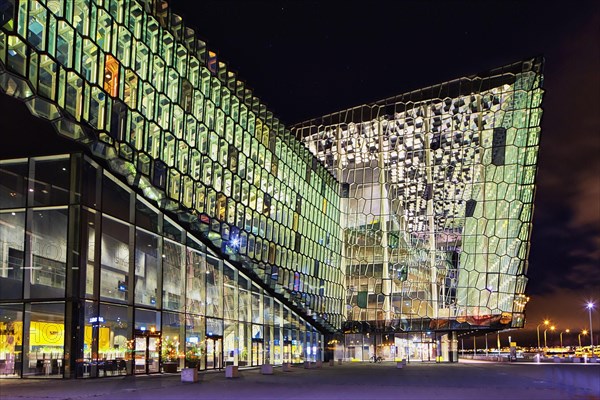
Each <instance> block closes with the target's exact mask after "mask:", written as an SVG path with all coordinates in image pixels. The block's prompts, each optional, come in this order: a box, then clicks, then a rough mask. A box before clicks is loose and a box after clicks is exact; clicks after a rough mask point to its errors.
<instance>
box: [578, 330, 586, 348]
mask: <svg viewBox="0 0 600 400" xmlns="http://www.w3.org/2000/svg"><path fill="white" fill-rule="evenodd" d="M581 335H583V336H585V335H587V330H585V329H584V330H582V331H581V333H580V334H579V335H577V339H578V340H579V348H580V349H581V348H582V346H581Z"/></svg>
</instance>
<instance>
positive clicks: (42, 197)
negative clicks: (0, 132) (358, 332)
mask: <svg viewBox="0 0 600 400" xmlns="http://www.w3.org/2000/svg"><path fill="white" fill-rule="evenodd" d="M0 177H1V179H0V181H1V182H2V184H0V194H1V199H2V200H0V238H1V239H0V245H1V248H0V262H1V263H2V268H1V269H0V299H1V302H0V312H1V314H0V315H2V319H1V320H0V327H1V329H0V355H1V356H2V357H1V360H2V361H3V363H1V364H0V366H1V367H2V370H0V374H3V375H5V376H20V375H21V374H22V375H23V376H63V374H65V375H66V376H77V377H97V376H111V375H116V374H131V373H151V372H159V371H160V370H161V369H160V368H161V367H162V369H163V370H167V371H168V370H169V368H175V370H176V369H179V368H182V367H184V366H186V365H187V366H190V365H194V366H197V367H199V368H201V369H215V368H222V367H223V366H224V365H228V364H232V365H233V364H235V365H240V366H245V365H247V366H252V365H262V364H264V363H271V364H276V365H277V364H281V363H283V362H296V363H297V362H301V361H305V360H308V361H311V360H312V361H315V360H316V359H317V358H320V357H321V354H320V352H321V350H320V346H321V343H322V334H321V333H320V332H319V331H317V329H316V328H315V327H314V326H312V325H311V324H310V323H309V322H308V321H307V320H305V319H304V318H302V317H300V316H299V315H298V314H297V313H295V312H294V311H292V310H291V309H290V308H289V307H288V306H286V305H285V304H283V303H282V302H280V301H279V300H277V299H275V298H274V297H273V296H271V295H269V293H268V292H267V291H265V290H264V289H263V288H262V287H261V286H259V285H258V284H257V283H255V282H253V281H252V279H251V278H249V277H248V276H247V275H245V274H244V273H242V272H241V271H239V270H238V269H237V268H236V267H234V266H233V265H231V264H230V263H229V262H227V261H224V260H223V259H222V258H220V257H218V255H216V254H215V253H214V252H213V251H211V250H210V249H207V247H206V246H205V245H204V244H202V242H201V241H199V240H198V239H196V238H194V236H193V235H189V234H188V233H187V232H186V230H185V229H184V228H183V227H181V226H180V225H179V224H177V223H176V222H175V221H173V220H172V219H170V218H169V217H168V216H166V215H164V213H162V212H160V211H159V210H158V209H157V208H155V207H154V206H152V205H151V204H150V203H149V202H148V201H146V200H144V199H143V197H142V196H140V195H138V194H135V192H134V191H133V190H132V189H131V188H129V187H128V186H127V185H124V184H123V183H122V182H121V181H119V180H118V179H116V178H115V177H114V176H113V175H112V174H110V173H109V172H107V171H106V170H105V169H104V168H102V167H100V166H99V165H98V164H97V163H95V162H94V161H92V160H91V159H89V158H88V157H87V156H82V155H81V154H77V153H75V154H72V155H63V156H50V157H36V158H29V159H17V160H4V161H1V162H0Z"/></svg>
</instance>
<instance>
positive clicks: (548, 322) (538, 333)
mask: <svg viewBox="0 0 600 400" xmlns="http://www.w3.org/2000/svg"><path fill="white" fill-rule="evenodd" d="M548 324H550V321H548V320H547V319H545V320H544V322H543V323H541V324H538V326H537V328H535V329H536V330H537V336H538V350H539V349H540V326H541V325H545V326H548Z"/></svg>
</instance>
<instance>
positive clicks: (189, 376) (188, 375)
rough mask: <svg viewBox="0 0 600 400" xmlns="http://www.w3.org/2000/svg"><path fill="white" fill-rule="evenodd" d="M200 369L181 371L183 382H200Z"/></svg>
mask: <svg viewBox="0 0 600 400" xmlns="http://www.w3.org/2000/svg"><path fill="white" fill-rule="evenodd" d="M198 381H199V379H198V369H196V368H184V369H182V370H181V382H190V383H196V382H198Z"/></svg>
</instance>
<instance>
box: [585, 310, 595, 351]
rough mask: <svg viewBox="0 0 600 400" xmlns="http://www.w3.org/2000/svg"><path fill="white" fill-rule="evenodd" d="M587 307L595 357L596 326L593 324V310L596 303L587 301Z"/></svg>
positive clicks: (591, 342)
mask: <svg viewBox="0 0 600 400" xmlns="http://www.w3.org/2000/svg"><path fill="white" fill-rule="evenodd" d="M587 309H588V315H589V317H590V347H591V350H592V357H594V327H593V326H592V310H593V309H594V303H592V302H591V301H589V302H588V303H587Z"/></svg>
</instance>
